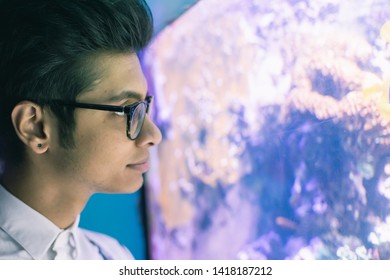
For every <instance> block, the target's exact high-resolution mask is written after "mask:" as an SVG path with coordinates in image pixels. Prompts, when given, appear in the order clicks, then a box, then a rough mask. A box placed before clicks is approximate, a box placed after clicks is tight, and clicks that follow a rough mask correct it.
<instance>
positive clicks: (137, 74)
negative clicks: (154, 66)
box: [78, 53, 147, 102]
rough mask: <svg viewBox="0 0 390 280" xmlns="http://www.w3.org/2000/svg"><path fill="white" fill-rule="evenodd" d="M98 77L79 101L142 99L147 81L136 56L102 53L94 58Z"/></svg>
mask: <svg viewBox="0 0 390 280" xmlns="http://www.w3.org/2000/svg"><path fill="white" fill-rule="evenodd" d="M94 65H95V67H96V69H95V70H96V71H97V72H98V73H99V78H98V79H97V80H95V81H94V82H93V84H92V87H91V88H90V89H89V90H88V91H87V92H84V93H82V94H81V95H80V96H79V98H78V99H79V100H80V101H101V102H115V101H120V100H123V99H144V98H145V96H146V92H147V82H146V79H145V76H144V74H143V72H142V68H141V65H140V62H139V59H138V56H137V55H136V54H134V53H132V54H104V55H99V56H97V57H96V58H94Z"/></svg>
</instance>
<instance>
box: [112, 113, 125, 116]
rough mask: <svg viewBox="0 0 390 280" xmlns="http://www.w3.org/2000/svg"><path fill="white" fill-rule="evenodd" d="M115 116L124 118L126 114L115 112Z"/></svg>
mask: <svg viewBox="0 0 390 280" xmlns="http://www.w3.org/2000/svg"><path fill="white" fill-rule="evenodd" d="M114 114H115V115H118V116H124V115H125V112H114Z"/></svg>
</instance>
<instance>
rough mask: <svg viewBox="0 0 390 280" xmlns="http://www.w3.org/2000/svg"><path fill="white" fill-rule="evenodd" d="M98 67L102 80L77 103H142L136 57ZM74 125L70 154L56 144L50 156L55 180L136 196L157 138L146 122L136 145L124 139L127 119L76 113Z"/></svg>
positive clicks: (104, 60) (102, 61)
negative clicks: (73, 143) (55, 173)
mask: <svg viewBox="0 0 390 280" xmlns="http://www.w3.org/2000/svg"><path fill="white" fill-rule="evenodd" d="M97 62H98V63H96V65H97V66H98V67H99V68H100V69H98V71H100V73H102V75H101V79H99V80H97V81H96V82H95V86H94V87H93V89H92V90H90V91H88V92H85V93H82V94H81V95H80V96H79V97H78V98H77V101H78V102H83V103H93V104H105V105H117V106H125V105H131V104H133V103H135V102H137V101H140V100H144V99H145V96H146V93H147V84H146V80H145V77H144V75H143V73H142V70H141V67H140V63H139V60H138V57H137V56H136V55H135V54H116V55H105V56H100V57H98V61H97ZM126 92H131V93H134V94H125V93H126ZM132 95H135V96H132ZM75 121H76V127H75V131H74V135H73V136H74V141H75V146H74V148H72V149H64V148H62V147H60V146H59V144H57V145H55V146H54V147H53V149H52V150H51V152H52V159H53V164H54V165H55V166H56V168H55V170H57V171H56V172H58V174H57V175H56V176H57V177H59V178H63V180H65V181H66V182H68V183H70V184H73V185H74V187H81V188H82V189H81V190H79V191H83V190H87V191H88V192H91V193H94V192H117V193H123V192H125V193H129V192H134V191H137V190H138V189H139V187H141V186H142V183H143V177H142V173H144V172H146V171H147V169H148V159H149V148H150V147H151V146H153V145H156V144H158V143H159V142H160V141H161V132H160V130H159V129H158V128H157V127H156V126H155V124H154V123H153V122H152V121H151V119H150V118H149V116H146V118H145V122H144V125H143V128H142V131H141V132H140V134H139V136H138V138H137V139H135V140H130V139H129V138H128V137H127V136H126V115H124V116H122V115H118V114H116V113H114V112H107V111H99V110H90V109H80V108H76V109H75ZM55 143H59V141H58V139H56V141H55ZM69 179H70V181H69ZM69 187H70V189H73V190H74V188H73V186H69ZM85 187H86V188H87V189H85Z"/></svg>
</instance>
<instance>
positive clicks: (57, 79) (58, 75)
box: [0, 0, 153, 161]
mask: <svg viewBox="0 0 390 280" xmlns="http://www.w3.org/2000/svg"><path fill="white" fill-rule="evenodd" d="M152 35H153V19H152V14H151V12H150V9H149V7H148V6H147V4H146V3H145V1H144V0H0V137H1V140H2V141H1V142H2V143H1V144H2V147H3V150H6V151H7V154H5V156H6V157H7V160H11V159H13V160H16V161H20V160H21V159H22V156H23V151H24V145H22V142H21V141H20V140H19V139H18V137H17V135H16V133H15V130H14V128H13V125H12V122H11V112H12V110H13V108H14V107H15V106H16V105H17V104H18V103H19V102H21V101H23V100H34V101H35V102H36V103H37V104H40V105H42V106H48V107H49V109H51V111H53V113H54V114H55V115H56V117H57V119H58V125H59V139H61V140H60V141H61V143H60V144H61V145H62V146H64V147H66V148H70V147H72V145H73V131H74V127H75V120H74V109H72V108H63V107H55V105H54V104H50V103H47V100H53V99H62V100H69V101H75V100H76V97H77V96H78V95H79V94H80V93H81V92H83V91H85V90H86V89H88V88H89V87H90V86H91V84H92V82H93V81H94V80H95V79H96V78H97V75H98V74H99V73H96V72H95V71H94V66H93V61H94V60H93V58H94V57H96V56H97V55H98V54H101V53H136V52H138V51H140V50H142V49H143V48H144V47H146V45H147V44H148V43H149V41H150V39H151V37H152ZM4 148H5V149H4ZM10 155H11V156H10ZM3 156H4V154H3Z"/></svg>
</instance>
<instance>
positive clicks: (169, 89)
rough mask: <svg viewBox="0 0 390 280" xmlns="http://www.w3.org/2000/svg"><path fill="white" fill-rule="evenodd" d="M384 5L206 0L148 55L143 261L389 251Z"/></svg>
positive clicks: (367, 255) (388, 71)
mask: <svg viewBox="0 0 390 280" xmlns="http://www.w3.org/2000/svg"><path fill="white" fill-rule="evenodd" d="M389 20H390V4H389V1H388V0H361V1H355V0H343V1H341V0H340V1H337V0H316V1H299V0H274V1H266V0H224V1H220V0H202V1H199V2H198V3H197V4H196V5H195V6H194V7H193V8H191V9H190V10H189V11H188V12H186V13H185V14H184V15H183V16H181V17H180V18H179V19H177V20H176V21H175V22H173V23H172V24H171V25H169V26H168V27H167V28H165V29H164V30H163V31H162V32H161V33H160V34H159V35H158V36H157V37H156V39H155V40H154V41H153V43H152V44H151V46H150V48H149V49H148V50H147V52H146V54H145V57H144V62H145V65H146V67H145V69H146V73H147V74H148V75H149V76H150V80H151V84H150V92H151V94H153V95H154V96H155V103H154V108H153V117H154V118H155V119H156V122H157V123H158V125H159V127H160V128H161V130H162V133H163V142H162V143H161V145H160V146H159V147H158V148H157V149H155V150H154V153H153V154H152V168H151V172H150V173H149V174H148V177H147V186H146V187H147V205H148V209H147V210H148V218H149V220H150V225H149V228H150V237H149V239H150V240H149V241H150V248H151V250H150V251H151V258H153V259H389V258H390V109H389V105H388V102H389V100H388V93H389V79H390V78H389V77H390V47H389V42H390V38H389V37H390V27H389V25H388V24H386V22H387V21H389Z"/></svg>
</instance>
